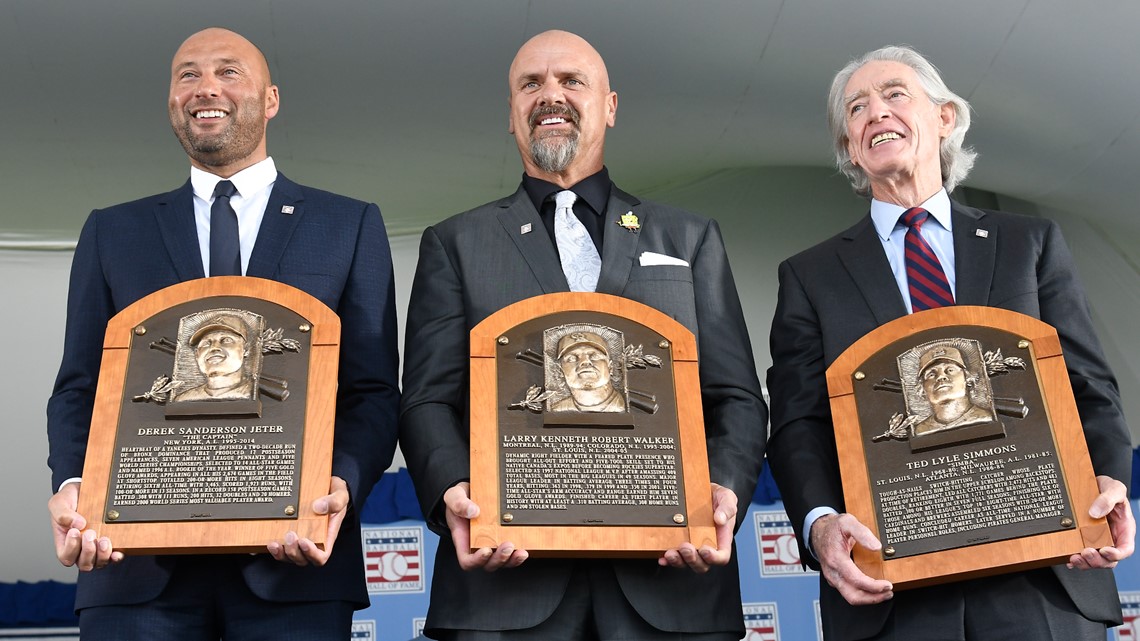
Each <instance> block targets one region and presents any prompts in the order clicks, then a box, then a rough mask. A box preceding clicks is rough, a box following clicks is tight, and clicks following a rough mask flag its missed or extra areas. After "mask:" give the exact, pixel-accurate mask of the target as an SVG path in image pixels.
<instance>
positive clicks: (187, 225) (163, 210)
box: [154, 180, 206, 281]
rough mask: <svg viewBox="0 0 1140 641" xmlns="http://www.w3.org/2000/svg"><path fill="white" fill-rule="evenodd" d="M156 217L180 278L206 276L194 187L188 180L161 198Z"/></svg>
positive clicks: (156, 207) (155, 211)
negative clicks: (197, 222)
mask: <svg viewBox="0 0 1140 641" xmlns="http://www.w3.org/2000/svg"><path fill="white" fill-rule="evenodd" d="M154 218H155V221H156V222H157V224H158V229H159V233H160V234H162V242H163V244H164V245H165V246H166V252H167V253H168V254H169V255H170V260H171V262H172V263H173V264H174V270H175V271H176V272H177V273H178V279H179V280H183V281H186V280H194V279H196V278H205V277H206V271H205V269H204V268H203V267H202V249H201V247H200V246H199V245H198V226H197V224H196V223H195V222H194V188H193V187H191V186H190V181H189V180H187V181H186V184H184V185H182V186H181V187H179V188H178V189H176V190H174V191H172V192H170V193H169V194H166V195H165V196H163V197H162V198H161V199H160V200H159V201H158V204H157V205H156V206H155V208H154Z"/></svg>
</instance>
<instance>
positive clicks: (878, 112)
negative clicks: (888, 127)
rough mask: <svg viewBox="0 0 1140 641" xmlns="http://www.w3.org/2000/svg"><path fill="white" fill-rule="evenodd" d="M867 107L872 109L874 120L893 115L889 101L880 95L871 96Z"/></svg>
mask: <svg viewBox="0 0 1140 641" xmlns="http://www.w3.org/2000/svg"><path fill="white" fill-rule="evenodd" d="M867 108H868V109H870V110H871V120H872V121H874V122H879V121H881V120H883V119H884V118H890V117H891V110H890V109H889V108H888V107H887V101H885V100H883V99H882V98H880V97H878V96H871V98H870V101H869V102H868V103H867Z"/></svg>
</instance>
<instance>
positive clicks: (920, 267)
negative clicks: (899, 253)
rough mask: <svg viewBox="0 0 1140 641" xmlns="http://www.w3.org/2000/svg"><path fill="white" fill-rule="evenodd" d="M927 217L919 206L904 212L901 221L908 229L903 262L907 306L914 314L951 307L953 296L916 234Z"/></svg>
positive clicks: (931, 254) (935, 260)
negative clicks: (904, 263) (908, 304)
mask: <svg viewBox="0 0 1140 641" xmlns="http://www.w3.org/2000/svg"><path fill="white" fill-rule="evenodd" d="M929 217H930V212H928V211H926V210H925V209H923V208H922V207H911V208H910V209H908V210H906V211H905V212H903V215H902V219H901V220H902V224H904V225H906V226H907V230H906V242H905V246H906V251H905V252H904V258H903V260H904V261H905V262H906V280H907V284H908V285H909V286H910V305H911V309H913V310H914V311H916V312H919V311H922V310H924V309H934V308H935V307H944V306H946V305H953V304H954V294H953V293H952V292H951V291H950V283H949V281H947V280H946V272H945V271H943V270H942V263H940V262H938V257H937V256H935V255H934V250H933V249H931V248H930V245H929V244H928V243H927V242H926V239H924V238H923V237H922V234H921V233H919V230H920V229H922V223H925V222H926V220H927V218H929Z"/></svg>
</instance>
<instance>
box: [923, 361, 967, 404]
mask: <svg viewBox="0 0 1140 641" xmlns="http://www.w3.org/2000/svg"><path fill="white" fill-rule="evenodd" d="M919 376H920V378H921V381H922V389H923V391H924V392H926V398H927V399H929V400H930V404H931V405H932V406H936V405H940V404H943V403H946V402H949V401H955V400H958V399H962V398H965V397H966V371H965V370H964V369H962V366H961V365H959V364H958V363H955V362H953V361H948V360H939V361H934V362H933V363H931V364H930V365H928V366H927V367H926V369H924V370H923V371H922V374H920V375H919Z"/></svg>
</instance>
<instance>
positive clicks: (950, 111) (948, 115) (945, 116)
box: [938, 102, 958, 138]
mask: <svg viewBox="0 0 1140 641" xmlns="http://www.w3.org/2000/svg"><path fill="white" fill-rule="evenodd" d="M957 123H958V112H957V111H955V110H954V105H952V104H951V103H949V102H948V103H946V104H944V105H940V106H939V107H938V137H939V138H945V137H947V136H949V135H950V132H951V131H954V125H955V124H957Z"/></svg>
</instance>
